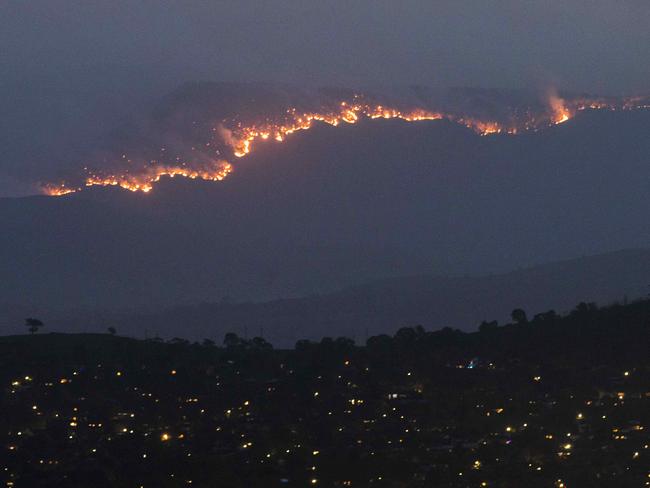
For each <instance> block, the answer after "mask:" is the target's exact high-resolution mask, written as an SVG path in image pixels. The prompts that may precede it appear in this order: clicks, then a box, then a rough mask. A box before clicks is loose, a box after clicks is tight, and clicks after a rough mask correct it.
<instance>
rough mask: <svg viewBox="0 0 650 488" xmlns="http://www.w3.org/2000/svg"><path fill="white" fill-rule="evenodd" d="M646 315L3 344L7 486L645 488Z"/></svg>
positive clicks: (1, 463) (649, 366)
mask: <svg viewBox="0 0 650 488" xmlns="http://www.w3.org/2000/svg"><path fill="white" fill-rule="evenodd" d="M649 321H650V301H640V302H634V303H631V304H627V305H614V306H611V307H607V308H600V309H598V308H597V307H596V306H594V305H592V304H584V303H583V304H580V305H579V306H578V307H576V309H574V310H573V311H572V312H571V313H570V314H568V315H566V316H562V317H560V316H558V315H556V314H555V313H554V312H552V311H551V312H547V313H543V314H539V315H536V316H535V317H534V318H526V316H525V314H524V313H522V311H515V312H513V323H512V324H507V325H505V326H498V325H497V324H496V323H487V322H486V323H483V324H482V326H481V329H480V332H477V333H471V334H468V333H462V332H459V331H455V330H452V329H443V330H440V331H437V332H426V331H424V330H423V329H422V328H420V327H413V328H403V329H400V330H399V331H398V332H397V333H396V334H395V335H394V336H393V337H389V336H375V337H371V338H370V339H369V340H368V342H367V344H366V345H365V347H359V346H355V345H354V344H353V343H352V341H351V340H349V339H345V338H339V339H334V340H332V339H324V340H323V341H321V342H320V343H310V342H307V341H301V342H299V343H298V344H296V348H295V350H274V349H273V348H272V347H271V345H270V344H268V343H267V342H266V341H264V340H263V339H260V338H254V339H252V340H250V341H248V340H243V339H240V338H239V337H237V336H235V335H234V334H230V335H227V336H226V338H225V340H224V345H223V346H221V345H219V346H217V345H215V344H214V343H212V342H210V341H206V342H205V343H203V344H196V343H195V344H192V343H189V342H186V341H184V340H181V339H175V340H173V341H170V342H163V341H161V340H155V339H154V340H147V341H138V340H134V339H127V338H122V337H118V336H114V335H99V334H97V335H90V334H86V335H61V334H44V333H42V332H41V333H38V334H36V335H33V336H13V337H5V338H2V339H0V382H1V383H0V384H1V385H2V390H1V395H2V396H1V397H0V398H1V400H0V436H1V439H0V448H1V451H0V478H1V481H2V484H3V486H7V487H15V488H21V487H79V488H82V487H83V488H85V487H89V486H92V487H94V488H102V487H133V488H138V487H146V488H150V487H151V488H159V487H162V488H164V487H188V486H192V487H216V486H218V487H226V488H228V487H272V486H294V487H305V486H327V487H329V486H332V487H334V486H341V487H344V486H353V487H355V486H356V487H367V486H368V487H485V486H487V487H513V488H514V487H521V486H527V487H570V488H574V487H578V488H581V487H589V488H595V487H612V486H617V487H638V486H645V484H646V483H647V480H648V471H649V469H648V466H650V449H648V445H649V444H650V438H649V436H648V431H647V428H648V424H649V423H650V374H649V373H650V357H649V356H648V352H649V345H650V341H649V339H650V325H649Z"/></svg>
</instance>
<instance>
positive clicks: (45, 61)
mask: <svg viewBox="0 0 650 488" xmlns="http://www.w3.org/2000/svg"><path fill="white" fill-rule="evenodd" d="M648 25H650V5H649V4H648V2H647V1H645V0H623V1H618V2H611V1H607V0H571V1H566V0H548V1H543V2H533V1H521V0H496V1H490V2H485V1H469V0H468V1H457V0H451V1H447V0H438V1H425V0H417V1H415V0H406V1H400V2H396V1H388V0H372V1H369V0H360V1H355V2H348V1H342V0H336V1H331V0H327V1H321V2H304V1H291V0H285V1H277V0H270V1H267V0H265V1H248V0H246V1H225V2H224V1H205V0H202V1H167V2H159V1H155V2H152V1H141V2H132V1H127V0H112V1H97V0H91V1H83V2H81V1H65V0H46V1H42V0H32V1H27V2H19V1H7V2H3V5H2V6H0V43H1V45H2V46H3V48H2V51H1V52H0V60H1V63H0V66H1V69H2V78H3V79H5V80H6V79H12V78H21V77H24V76H33V75H36V74H46V73H53V72H58V73H65V72H67V71H71V72H73V73H74V72H76V70H78V69H79V68H86V69H93V68H95V67H96V68H99V67H101V66H109V67H115V68H116V69H118V67H139V68H142V69H144V70H150V72H151V74H152V76H159V75H160V73H164V72H167V73H169V72H173V73H175V75H176V76H178V77H179V78H186V79H196V78H203V79H211V80H237V81H241V80H246V81H248V80H258V81H283V82H298V83H310V84H326V83H337V84H344V85H359V84H368V83H371V84H372V83H382V84H391V83H395V84H414V83H418V84H427V85H443V86H448V85H458V84H461V85H479V86H506V87H521V86H526V85H528V84H531V83H532V84H537V83H540V84H543V83H548V82H549V81H552V82H555V83H557V84H558V85H560V86H561V87H562V88H570V89H577V90H590V91H596V92H603V91H613V92H629V91H639V90H647V89H648V84H647V80H648V78H649V75H650V65H648V63H647V60H648V58H650V30H649V29H648Z"/></svg>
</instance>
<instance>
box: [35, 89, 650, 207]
mask: <svg viewBox="0 0 650 488" xmlns="http://www.w3.org/2000/svg"><path fill="white" fill-rule="evenodd" d="M363 100H364V97H363V96H361V95H355V96H354V97H353V99H352V101H341V102H339V103H338V105H334V107H335V108H329V109H325V108H324V109H322V110H320V111H311V112H300V111H299V110H298V109H297V108H289V109H287V110H286V111H285V112H284V113H283V114H279V115H278V116H276V117H275V118H266V119H264V120H263V121H262V122H257V123H250V124H248V123H243V122H238V123H236V122H234V121H232V120H230V121H223V122H222V124H220V125H219V127H218V128H215V129H213V131H214V132H215V134H218V135H219V137H220V140H219V141H214V142H215V146H219V144H221V147H226V148H227V149H228V150H229V151H231V155H232V157H234V158H244V157H245V156H247V155H249V154H250V153H251V152H253V150H254V148H255V144H256V142H258V141H265V140H273V141H276V142H284V141H285V140H286V139H287V137H289V136H291V135H292V134H294V133H296V132H298V131H305V130H308V129H311V128H312V127H314V126H315V125H316V123H319V122H320V123H323V124H327V125H330V126H333V127H337V126H340V125H347V124H356V123H358V122H359V121H361V120H363V119H365V120H376V119H384V120H388V119H396V120H402V121H404V122H421V121H435V120H448V121H450V122H453V123H456V124H459V125H462V126H465V127H467V128H468V129H470V130H472V131H474V132H475V133H477V134H479V135H481V136H489V135H493V134H508V135H516V134H520V133H522V132H526V131H537V130H540V129H543V128H545V127H551V126H553V125H557V124H562V123H564V122H566V121H568V120H570V119H571V118H573V117H574V116H575V114H576V113H577V112H579V111H583V110H611V111H613V110H637V109H649V108H650V98H647V97H632V98H625V99H614V98H605V97H600V98H597V97H593V98H589V97H584V98H577V99H572V100H571V99H569V100H566V99H563V98H560V97H559V96H558V95H557V94H556V93H555V92H551V93H550V94H549V96H548V99H547V106H548V109H547V110H546V111H545V112H544V111H542V112H540V113H537V114H531V113H530V112H526V115H525V116H521V114H520V115H519V117H518V118H513V121H511V122H509V123H508V124H504V123H500V122H498V121H496V120H488V119H479V118H477V117H473V116H464V115H458V114H452V113H443V112H439V111H431V110H426V109H422V108H415V109H408V110H407V109H398V108H396V107H391V106H386V105H382V104H371V103H367V102H365V101H363ZM215 137H217V136H215ZM212 143H213V141H210V142H209V143H207V144H206V146H211V144H212ZM163 150H164V149H163ZM192 150H194V148H192ZM122 158H123V159H125V158H126V156H122ZM178 159H180V157H178V158H177V160H178ZM126 161H127V163H129V166H127V169H123V170H121V171H117V170H116V171H115V172H114V173H111V172H104V171H97V172H88V171H87V174H86V176H85V177H84V179H83V181H82V183H81V184H78V185H76V186H75V185H70V184H69V183H60V184H53V183H47V184H44V185H43V186H42V187H41V191H42V193H44V194H46V195H52V196H62V195H67V194H69V193H73V192H75V191H79V190H81V189H82V188H84V187H90V186H119V187H120V188H124V189H126V190H129V191H133V192H144V193H147V192H149V191H151V190H152V189H153V186H154V185H155V183H157V182H158V181H160V179H161V178H162V177H164V176H168V177H175V176H181V177H184V178H191V179H202V180H207V181H221V180H223V179H225V178H226V177H227V176H228V175H229V174H230V173H231V172H232V171H233V165H232V164H230V163H229V162H228V161H225V160H223V159H221V158H219V159H215V160H214V161H213V162H211V163H209V164H205V163H196V162H191V161H190V162H188V163H185V164H180V163H179V164H173V165H167V164H163V163H155V162H152V163H151V164H145V165H143V166H142V167H138V166H137V165H132V161H131V160H126Z"/></svg>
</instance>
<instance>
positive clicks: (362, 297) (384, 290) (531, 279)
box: [0, 250, 650, 346]
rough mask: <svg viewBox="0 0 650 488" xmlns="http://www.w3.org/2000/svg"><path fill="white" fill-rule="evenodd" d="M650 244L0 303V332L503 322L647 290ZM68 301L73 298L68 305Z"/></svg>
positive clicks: (248, 332) (351, 331) (280, 329)
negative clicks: (80, 304) (312, 278)
mask: <svg viewBox="0 0 650 488" xmlns="http://www.w3.org/2000/svg"><path fill="white" fill-rule="evenodd" d="M649 291H650V250H628V251H620V252H615V253H609V254H603V255H598V256H591V257H585V258H580V259H573V260H567V261H561V262H556V263H551V264H546V265H541V266H535V267H531V268H526V269H520V270H517V271H512V272H510V273H505V274H494V275H487V276H479V277H439V276H430V275H422V276H413V277H403V278H393V279H386V280H381V281H376V282H373V283H369V284H365V285H359V286H354V287H350V288H346V289H343V290H341V291H337V292H334V293H329V294H324V295H312V296H307V297H302V298H294V299H282V300H273V301H269V302H263V303H229V302H228V301H222V302H220V303H204V304H201V305H196V306H182V307H169V308H163V309H161V310H158V311H155V312H149V313H138V312H123V313H113V312H106V311H103V312H102V311H98V310H85V311H80V310H68V311H58V312H54V313H52V312H49V314H48V312H46V311H45V310H42V307H34V308H29V307H13V306H5V307H0V326H2V330H3V331H5V333H16V332H19V331H21V330H22V329H23V328H24V327H22V321H23V319H24V316H27V315H33V314H35V313H36V314H38V313H40V312H41V311H43V312H44V313H45V315H43V317H44V318H45V319H46V321H47V322H48V324H49V327H48V328H49V329H50V330H56V331H60V330H68V331H70V330H72V331H88V332H94V331H105V330H106V329H107V328H108V327H109V326H114V327H116V328H117V329H118V330H119V331H120V332H121V333H124V334H131V335H135V336H138V337H143V336H148V337H153V336H162V337H166V338H171V337H174V336H179V337H183V338H189V339H192V340H202V339H203V338H210V339H213V340H215V341H217V342H219V341H220V340H221V339H222V338H223V335H224V334H225V333H226V332H231V331H232V332H236V333H237V334H239V335H241V336H242V337H244V336H248V337H253V336H259V335H262V336H264V337H265V338H266V339H267V340H269V341H271V342H272V343H274V344H275V345H277V346H291V345H293V344H294V343H295V341H296V340H298V339H304V338H308V339H312V340H318V339H320V338H321V337H323V336H333V337H337V336H347V337H352V338H354V339H355V340H357V341H361V342H363V341H365V338H366V337H367V336H368V335H376V334H379V333H391V334H392V333H394V332H395V330H397V329H398V328H399V327H402V326H413V325H423V326H424V327H425V328H427V329H438V328H441V327H444V326H451V327H454V328H460V329H462V330H465V331H471V330H474V329H476V328H477V327H478V325H479V323H480V322H481V321H482V320H488V321H490V320H499V321H501V323H504V322H506V321H508V320H509V319H510V318H509V314H510V312H511V311H512V310H513V309H515V308H524V309H525V310H526V311H527V312H528V314H529V317H530V318H532V317H533V315H534V314H536V313H539V312H545V311H548V310H555V311H556V312H558V313H561V312H566V311H568V310H571V309H572V308H573V307H574V306H575V305H576V304H578V303H579V302H582V301H585V302H591V301H593V302H597V303H598V304H601V305H602V304H609V303H612V302H619V303H623V302H625V301H627V300H632V299H637V298H640V297H645V296H647V294H648V292H649ZM70 305H71V306H72V305H74V304H73V303H71V304H70Z"/></svg>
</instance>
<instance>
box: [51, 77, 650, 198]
mask: <svg viewBox="0 0 650 488" xmlns="http://www.w3.org/2000/svg"><path fill="white" fill-rule="evenodd" d="M227 88H228V90H227V93H226V94H225V95H226V96H225V97H221V98H220V99H218V103H216V104H214V103H211V102H212V100H211V99H210V98H209V96H208V98H205V97H201V96H199V97H197V96H196V94H192V96H193V98H192V99H191V100H190V101H189V103H187V99H181V100H180V101H179V100H172V101H173V102H174V103H176V104H179V103H180V104H181V105H182V104H183V103H186V104H187V105H188V106H189V110H188V106H183V107H182V109H183V110H181V112H180V115H179V112H178V111H175V110H174V109H171V110H168V112H169V113H163V114H161V117H162V119H163V120H164V124H163V125H164V126H165V127H163V128H161V129H160V132H161V134H162V136H160V134H159V135H158V137H159V138H160V139H162V140H173V141H178V142H176V143H175V144H156V143H155V142H149V143H148V146H149V147H148V148H147V150H144V151H142V150H140V148H138V149H136V150H134V151H133V153H134V154H133V155H131V154H129V153H127V152H125V153H123V154H121V155H120V156H119V157H112V158H111V157H107V158H104V160H103V162H102V163H101V164H97V165H95V166H96V167H90V166H87V167H85V168H84V170H83V172H81V175H80V176H77V177H76V178H71V179H70V180H67V181H64V182H58V183H52V182H47V183H44V184H43V185H42V187H41V188H42V191H43V193H45V194H47V195H53V196H59V195H65V194H68V193H73V192H76V191H79V190H81V189H83V188H85V187H90V186H119V187H121V188H124V189H126V190H130V191H134V192H136V191H141V192H149V191H150V190H151V189H152V188H153V185H154V184H155V183H156V182H158V181H159V180H160V179H161V178H163V177H175V176H181V177H184V178H192V179H202V180H208V181H221V180H223V179H224V178H226V177H227V176H228V175H229V174H230V173H231V172H232V171H233V170H234V169H235V164H234V162H235V161H236V160H237V159H241V158H245V157H246V156H247V155H249V154H250V153H251V152H253V151H254V150H255V149H256V147H257V144H258V142H260V141H264V140H271V141H276V142H278V143H280V142H283V141H285V140H286V139H287V138H288V137H290V136H291V135H292V134H294V133H296V132H298V131H304V130H308V129H311V128H313V127H315V126H316V125H318V124H327V125H329V126H334V127H338V126H345V125H349V124H356V123H358V122H359V121H362V120H368V121H372V120H377V119H383V120H386V119H396V120H400V121H404V122H407V123H413V122H422V121H438V120H446V121H449V122H451V123H455V124H459V125H461V126H464V127H467V128H468V129H470V130H472V131H473V132H475V133H476V134H479V135H481V136H490V135H494V134H506V135H512V136H514V135H517V134H520V133H523V132H528V131H538V130H541V129H544V128H547V127H551V126H553V125H557V124H561V123H563V122H566V121H567V120H569V119H571V118H572V117H574V116H575V115H576V114H577V113H578V112H580V111H584V110H612V111H613V110H640V109H648V108H650V98H648V97H630V98H612V97H591V96H584V97H564V98H563V97H560V96H559V95H558V94H557V93H555V92H550V93H549V94H548V95H547V96H546V97H545V98H544V99H543V100H541V101H535V102H530V101H528V100H524V101H517V102H516V103H512V102H511V101H509V100H507V99H501V100H500V99H499V98H497V97H494V96H491V94H488V96H485V94H482V96H481V97H479V98H478V99H477V97H476V94H472V95H473V96H472V97H468V96H467V93H462V92H457V93H456V94H455V95H456V96H455V98H454V97H452V98H451V99H444V100H440V99H432V97H430V96H427V95H428V93H426V92H422V91H419V92H418V90H416V89H414V96H411V97H384V96H378V95H372V94H360V93H352V92H348V91H343V90H336V91H334V90H320V91H318V92H317V94H316V95H314V94H313V93H309V92H300V91H291V90H289V89H286V88H283V89H282V90H280V91H278V89H269V88H268V87H265V89H264V90H261V92H260V90H251V89H250V87H244V89H241V87H239V86H237V85H228V86H227ZM199 94H200V95H202V93H201V91H199ZM404 98H409V100H408V101H404ZM169 125H173V126H174V134H173V136H170V135H169V132H170V130H169V127H168V126H169ZM179 126H180V127H179ZM154 140H155V138H154Z"/></svg>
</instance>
